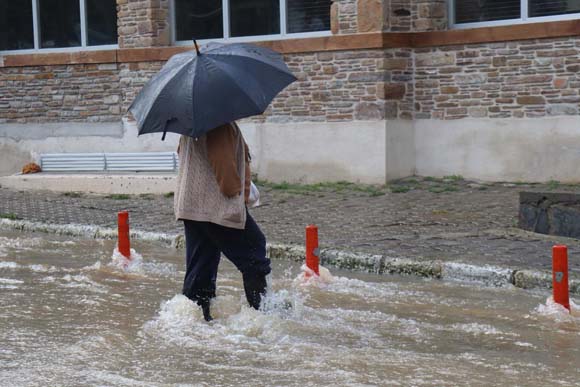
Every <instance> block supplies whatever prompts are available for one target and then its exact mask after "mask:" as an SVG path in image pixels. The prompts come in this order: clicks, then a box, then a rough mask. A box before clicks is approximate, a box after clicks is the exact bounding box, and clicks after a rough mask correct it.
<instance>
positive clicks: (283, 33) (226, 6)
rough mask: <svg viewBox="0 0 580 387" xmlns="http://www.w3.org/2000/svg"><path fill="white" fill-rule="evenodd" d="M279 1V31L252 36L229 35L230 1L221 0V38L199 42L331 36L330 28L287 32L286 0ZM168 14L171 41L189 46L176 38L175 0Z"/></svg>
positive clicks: (171, 2) (190, 42)
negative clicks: (169, 16)
mask: <svg viewBox="0 0 580 387" xmlns="http://www.w3.org/2000/svg"><path fill="white" fill-rule="evenodd" d="M278 1H279V3H280V33H279V34H271V35H252V36H238V37H231V36H230V23H229V21H230V19H229V18H230V3H229V0H222V16H223V38H216V39H200V40H198V42H199V43H201V44H203V43H207V42H230V43H234V42H263V41H268V40H281V39H298V38H318V37H324V36H331V35H332V32H331V31H330V30H326V31H314V32H295V33H289V32H288V31H287V25H286V10H287V7H286V5H287V2H286V0H278ZM170 14H171V41H172V42H173V44H174V45H176V46H189V45H191V44H192V41H191V40H176V38H175V37H176V36H177V35H176V31H175V28H176V23H175V0H171V1H170Z"/></svg>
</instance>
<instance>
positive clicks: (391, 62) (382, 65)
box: [378, 58, 409, 70]
mask: <svg viewBox="0 0 580 387" xmlns="http://www.w3.org/2000/svg"><path fill="white" fill-rule="evenodd" d="M408 67H409V59H407V58H390V59H382V60H381V61H380V62H379V65H378V68H379V69H382V70H406V69H407V68H408Z"/></svg>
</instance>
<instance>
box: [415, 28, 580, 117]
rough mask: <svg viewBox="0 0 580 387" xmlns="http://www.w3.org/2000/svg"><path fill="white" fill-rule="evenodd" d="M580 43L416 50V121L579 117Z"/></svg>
mask: <svg viewBox="0 0 580 387" xmlns="http://www.w3.org/2000/svg"><path fill="white" fill-rule="evenodd" d="M579 88H580V39H578V38H561V39H543V40H527V41H516V42H506V43H494V44H480V45H467V46H449V47H441V48H435V49H421V50H416V51H415V104H416V111H415V118H420V119H458V118H466V117H475V118H482V117H488V118H531V117H543V116H560V115H578V113H579V110H580V94H579V92H578V90H579Z"/></svg>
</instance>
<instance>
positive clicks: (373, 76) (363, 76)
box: [348, 72, 384, 82]
mask: <svg viewBox="0 0 580 387" xmlns="http://www.w3.org/2000/svg"><path fill="white" fill-rule="evenodd" d="M383 78H384V74H382V73H380V72H355V73H351V74H350V75H349V76H348V80H349V82H379V81H381V80H383Z"/></svg>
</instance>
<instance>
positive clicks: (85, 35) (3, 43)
mask: <svg viewBox="0 0 580 387" xmlns="http://www.w3.org/2000/svg"><path fill="white" fill-rule="evenodd" d="M116 44H117V3H116V0H20V1H14V0H0V51H9V50H26V49H28V50H31V49H32V50H33V49H66V48H74V47H89V46H103V45H116Z"/></svg>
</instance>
